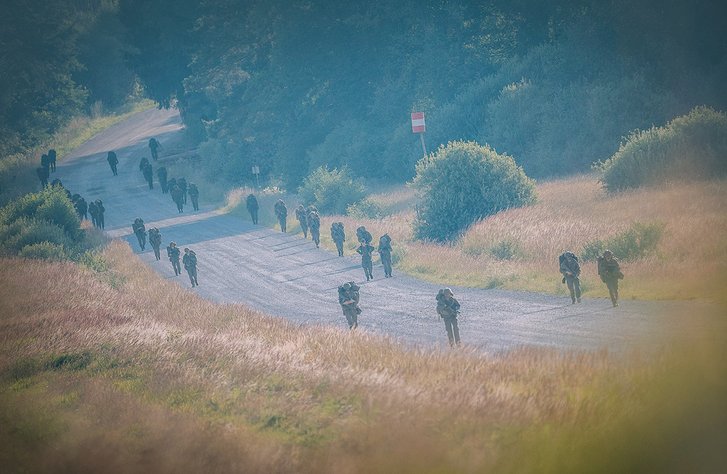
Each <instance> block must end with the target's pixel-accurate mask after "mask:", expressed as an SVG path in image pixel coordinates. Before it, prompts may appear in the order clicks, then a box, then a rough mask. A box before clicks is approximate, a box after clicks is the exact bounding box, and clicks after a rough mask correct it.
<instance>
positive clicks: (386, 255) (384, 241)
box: [378, 234, 391, 278]
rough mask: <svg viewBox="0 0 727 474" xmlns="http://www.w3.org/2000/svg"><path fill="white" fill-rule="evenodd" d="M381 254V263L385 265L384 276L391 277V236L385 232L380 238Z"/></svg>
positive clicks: (379, 249)
mask: <svg viewBox="0 0 727 474" xmlns="http://www.w3.org/2000/svg"><path fill="white" fill-rule="evenodd" d="M378 251H379V255H380V256H381V263H382V265H384V277H385V278H390V277H391V237H389V234H384V235H382V236H381V238H380V239H379V248H378Z"/></svg>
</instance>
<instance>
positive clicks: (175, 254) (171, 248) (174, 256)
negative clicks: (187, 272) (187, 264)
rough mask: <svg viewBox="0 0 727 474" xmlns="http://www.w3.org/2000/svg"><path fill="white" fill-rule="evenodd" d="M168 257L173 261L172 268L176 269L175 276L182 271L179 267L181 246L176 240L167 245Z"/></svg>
mask: <svg viewBox="0 0 727 474" xmlns="http://www.w3.org/2000/svg"><path fill="white" fill-rule="evenodd" d="M167 257H169V261H170V262H172V268H173V269H174V276H177V275H179V274H180V273H182V269H181V268H180V267H179V248H177V243H176V242H169V245H168V246H167Z"/></svg>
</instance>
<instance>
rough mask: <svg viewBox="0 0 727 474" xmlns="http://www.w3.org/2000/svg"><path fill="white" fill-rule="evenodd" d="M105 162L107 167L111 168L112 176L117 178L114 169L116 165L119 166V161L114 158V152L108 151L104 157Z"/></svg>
mask: <svg viewBox="0 0 727 474" xmlns="http://www.w3.org/2000/svg"><path fill="white" fill-rule="evenodd" d="M106 161H108V162H109V166H110V167H111V172H112V173H113V174H114V176H118V175H119V172H118V170H117V169H116V165H118V164H119V159H118V158H117V157H116V152H115V151H110V152H108V154H107V155H106Z"/></svg>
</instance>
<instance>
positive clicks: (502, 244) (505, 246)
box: [489, 240, 523, 260]
mask: <svg viewBox="0 0 727 474" xmlns="http://www.w3.org/2000/svg"><path fill="white" fill-rule="evenodd" d="M489 253H490V255H492V256H493V257H495V258H496V259H497V260H513V259H517V258H521V257H522V256H523V250H522V248H521V247H520V245H518V243H517V242H514V241H512V240H501V241H499V242H497V243H496V244H495V245H493V246H492V247H490V249H489Z"/></svg>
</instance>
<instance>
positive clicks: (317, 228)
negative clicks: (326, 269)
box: [307, 206, 321, 248]
mask: <svg viewBox="0 0 727 474" xmlns="http://www.w3.org/2000/svg"><path fill="white" fill-rule="evenodd" d="M311 207H312V208H313V210H311V211H310V212H309V213H308V218H307V219H308V225H309V226H310V235H311V238H312V239H313V242H315V244H316V248H318V247H319V246H320V243H321V216H319V215H318V211H317V210H315V208H314V207H313V206H311Z"/></svg>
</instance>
